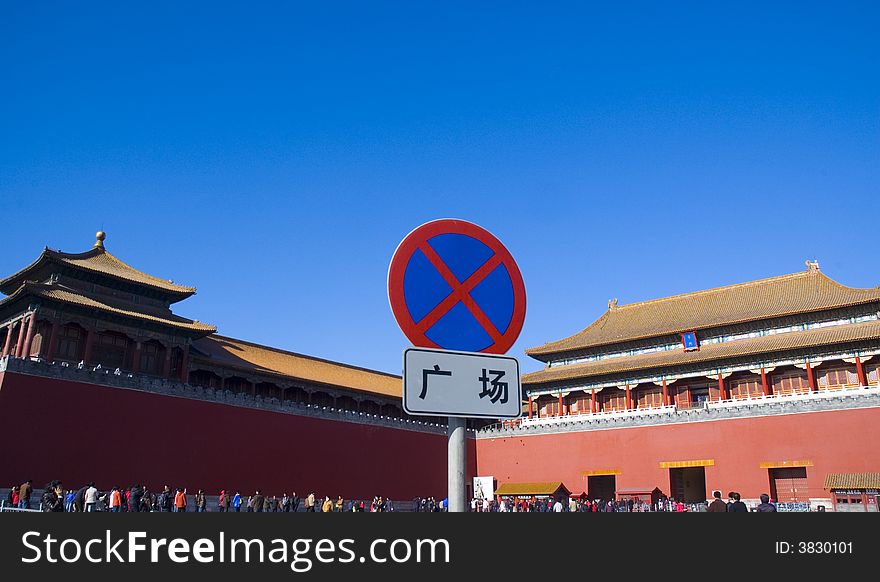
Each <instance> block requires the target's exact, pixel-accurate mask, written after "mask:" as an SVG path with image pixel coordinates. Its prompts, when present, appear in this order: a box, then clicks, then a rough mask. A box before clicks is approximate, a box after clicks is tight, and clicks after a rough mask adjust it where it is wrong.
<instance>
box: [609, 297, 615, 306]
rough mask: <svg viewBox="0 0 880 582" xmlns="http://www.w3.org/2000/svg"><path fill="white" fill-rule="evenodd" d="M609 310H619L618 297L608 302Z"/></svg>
mask: <svg viewBox="0 0 880 582" xmlns="http://www.w3.org/2000/svg"><path fill="white" fill-rule="evenodd" d="M608 309H617V297H615V298H614V299H609V300H608Z"/></svg>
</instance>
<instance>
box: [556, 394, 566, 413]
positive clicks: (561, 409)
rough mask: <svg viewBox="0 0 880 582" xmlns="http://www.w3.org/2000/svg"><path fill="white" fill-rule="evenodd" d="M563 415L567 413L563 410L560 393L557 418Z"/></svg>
mask: <svg viewBox="0 0 880 582" xmlns="http://www.w3.org/2000/svg"><path fill="white" fill-rule="evenodd" d="M563 414H565V412H564V410H563V404H562V392H560V393H559V414H557V416H562V415H563Z"/></svg>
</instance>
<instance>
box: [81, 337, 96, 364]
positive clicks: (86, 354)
mask: <svg viewBox="0 0 880 582" xmlns="http://www.w3.org/2000/svg"><path fill="white" fill-rule="evenodd" d="M94 343H95V330H94V329H89V330H87V331H86V346H85V348H84V349H83V361H84V362H85V363H86V366H88V365H90V364H91V363H92V345H93V344H94Z"/></svg>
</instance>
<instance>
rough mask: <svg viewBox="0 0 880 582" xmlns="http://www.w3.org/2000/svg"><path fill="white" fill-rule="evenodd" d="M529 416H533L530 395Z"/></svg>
mask: <svg viewBox="0 0 880 582" xmlns="http://www.w3.org/2000/svg"><path fill="white" fill-rule="evenodd" d="M529 418H532V397H531V396H529Z"/></svg>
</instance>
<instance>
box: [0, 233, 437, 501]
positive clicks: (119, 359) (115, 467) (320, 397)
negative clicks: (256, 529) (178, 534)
mask: <svg viewBox="0 0 880 582" xmlns="http://www.w3.org/2000/svg"><path fill="white" fill-rule="evenodd" d="M104 241H105V235H104V233H102V232H99V233H98V235H97V240H96V242H95V244H94V246H93V247H92V248H91V249H90V250H88V251H86V252H82V253H64V252H61V251H56V250H51V249H49V248H46V249H45V250H44V251H43V252H42V253H41V254H40V256H39V257H38V258H37V259H36V260H35V261H34V262H33V263H31V264H30V265H29V266H27V267H25V268H24V269H22V270H20V271H19V272H17V273H15V274H13V275H11V276H9V277H7V278H5V279H3V280H2V281H0V291H2V292H3V293H4V294H5V295H7V297H5V298H4V299H2V300H0V346H2V350H3V351H2V359H0V438H2V441H3V442H4V443H6V444H5V445H4V446H3V447H0V483H3V484H14V483H18V482H21V481H22V480H24V479H28V478H31V479H34V480H35V482H36V483H38V484H39V483H44V482H48V481H49V480H51V479H56V478H61V479H63V480H64V481H65V483H69V484H70V485H77V486H80V485H82V484H83V483H88V482H89V481H95V482H98V483H102V484H103V485H102V486H103V487H109V486H111V485H113V484H118V485H126V486H127V485H130V484H132V483H147V484H148V485H149V486H151V487H157V486H160V485H162V484H167V483H171V484H172V485H173V484H180V485H185V486H188V487H189V488H190V489H191V490H194V489H196V488H203V489H206V490H207V491H209V492H211V493H214V494H216V492H217V491H219V489H220V488H227V489H230V488H239V489H240V490H241V491H242V492H246V491H252V490H253V489H256V488H262V489H263V490H264V491H266V492H269V493H275V494H277V495H280V494H281V493H283V492H284V490H285V489H286V490H288V491H293V490H297V491H298V492H299V493H300V494H303V492H305V494H307V493H308V491H307V489H308V490H314V491H316V492H318V493H321V494H327V495H343V496H345V497H347V498H352V497H359V498H370V497H372V496H374V495H382V496H385V497H388V496H393V497H396V498H398V499H401V498H405V499H411V498H412V497H414V496H427V495H434V496H441V497H442V494H443V491H444V486H445V482H446V460H445V455H446V440H445V436H444V435H445V425H444V424H442V422H443V421H442V420H441V419H435V418H429V417H419V418H413V417H408V416H407V415H406V414H405V413H404V412H403V411H402V408H401V389H402V380H401V378H400V376H395V375H391V374H385V373H381V372H376V371H372V370H366V369H363V368H358V367H354V366H349V365H346V364H342V363H338V362H331V361H327V360H323V359H319V358H315V357H310V356H305V355H302V354H296V353H292V352H288V351H284V350H279V349H275V348H272V347H268V346H261V345H258V344H254V343H251V342H247V341H243V340H238V339H234V338H230V337H225V336H221V335H218V334H217V333H216V328H215V327H214V326H213V325H209V324H206V323H202V322H199V321H196V320H192V319H188V318H185V317H181V316H179V315H176V314H175V313H173V312H172V306H175V305H176V304H177V303H178V302H180V301H182V300H184V299H186V298H187V297H190V296H191V295H193V294H194V293H195V292H196V290H195V288H193V287H188V286H184V285H180V284H177V283H174V282H172V281H168V280H164V279H160V278H157V277H154V276H151V275H148V274H146V273H143V272H141V271H139V270H137V269H135V268H133V267H132V266H130V265H128V264H126V263H125V262H123V261H122V260H120V259H119V258H117V257H115V256H114V255H112V254H111V253H110V252H109V251H108V250H107V249H106V248H105V246H104ZM400 459H407V467H408V468H407V470H405V471H401V470H400V468H399V462H400Z"/></svg>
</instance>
